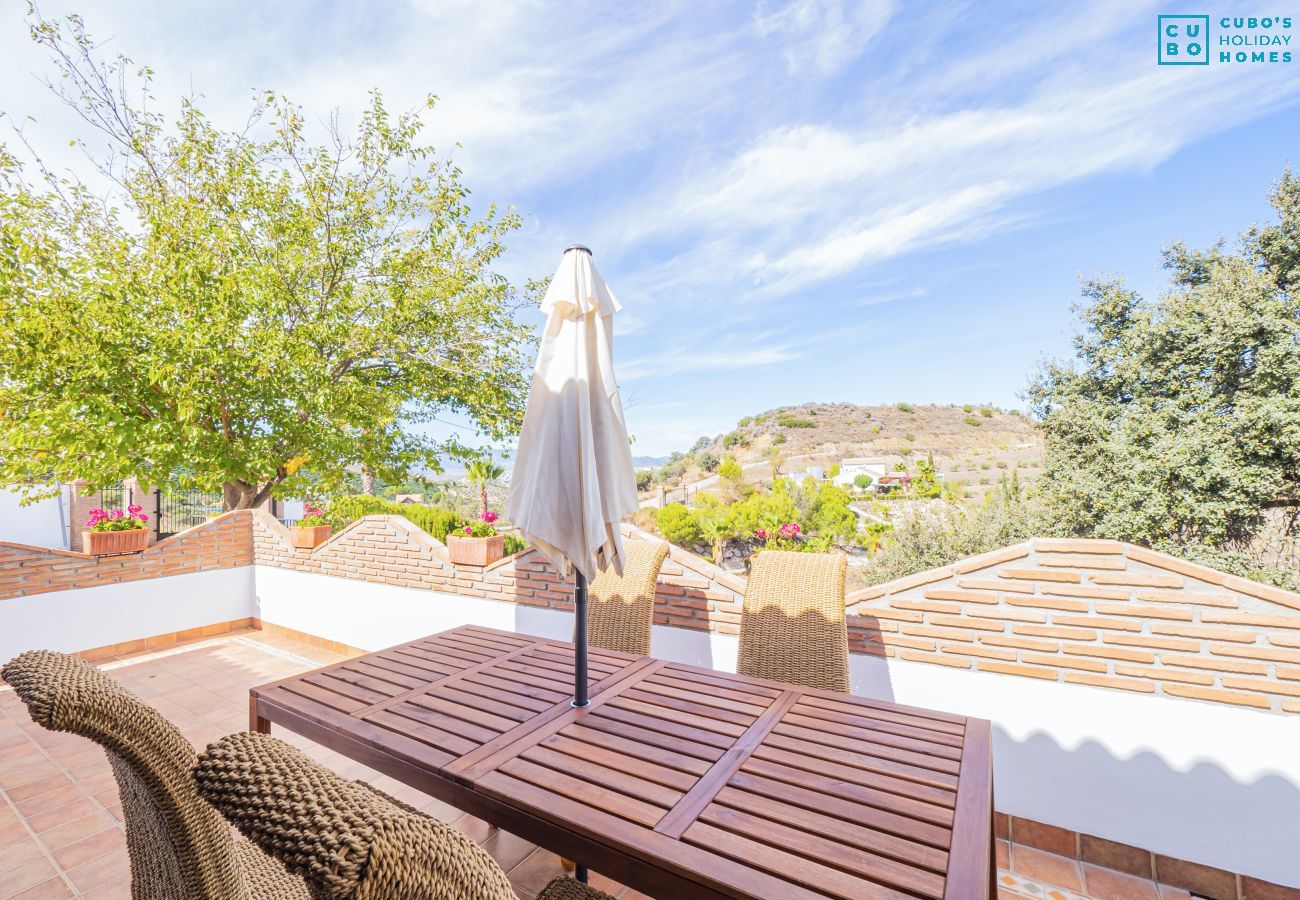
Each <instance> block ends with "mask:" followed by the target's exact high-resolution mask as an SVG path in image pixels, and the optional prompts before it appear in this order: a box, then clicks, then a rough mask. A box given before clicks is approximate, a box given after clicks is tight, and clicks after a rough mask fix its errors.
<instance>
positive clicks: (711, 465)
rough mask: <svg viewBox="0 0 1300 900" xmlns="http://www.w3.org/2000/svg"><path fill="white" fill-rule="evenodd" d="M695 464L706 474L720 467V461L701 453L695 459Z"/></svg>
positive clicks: (708, 454) (710, 454)
mask: <svg viewBox="0 0 1300 900" xmlns="http://www.w3.org/2000/svg"><path fill="white" fill-rule="evenodd" d="M695 464H696V465H697V466H699V467H700V468H701V469H703V470H704V471H706V472H714V471H717V468H718V466H719V465H721V460H719V459H718V458H717V457H716V456H714V455H713V454H712V453H701V454H700V455H699V456H697V457H695Z"/></svg>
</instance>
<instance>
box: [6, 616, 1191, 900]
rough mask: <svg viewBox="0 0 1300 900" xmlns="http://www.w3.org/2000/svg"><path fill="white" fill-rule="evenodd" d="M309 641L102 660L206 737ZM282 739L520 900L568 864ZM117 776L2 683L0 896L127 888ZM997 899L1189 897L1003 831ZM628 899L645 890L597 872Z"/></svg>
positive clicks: (288, 667) (236, 719) (92, 749)
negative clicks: (468, 844)
mask: <svg viewBox="0 0 1300 900" xmlns="http://www.w3.org/2000/svg"><path fill="white" fill-rule="evenodd" d="M339 659H340V657H339V656H338V655H337V654H335V653H331V652H329V651H327V650H323V649H321V648H319V647H315V646H312V645H309V644H306V643H300V642H295V641H291V640H287V639H285V638H282V637H275V636H271V635H268V634H266V633H264V632H260V631H245V632H238V633H234V634H230V635H223V636H222V637H220V638H215V639H212V640H206V641H201V642H199V643H196V644H191V645H189V646H184V647H179V648H176V649H173V650H167V651H162V652H158V653H148V654H143V655H137V656H134V657H127V658H123V659H116V660H109V661H103V662H101V663H100V665H102V666H104V667H105V668H106V669H109V670H110V671H111V674H112V675H113V677H115V678H117V679H118V680H120V681H121V682H122V683H123V684H125V685H126V686H127V687H129V688H130V689H131V690H133V691H135V692H136V693H137V694H138V695H139V696H140V697H142V698H143V699H144V700H145V701H147V702H148V703H150V704H151V705H153V706H154V707H156V708H157V709H158V710H159V711H161V712H162V713H163V714H164V715H165V716H167V717H168V718H169V719H171V721H173V722H174V723H175V724H176V725H177V727H179V728H180V730H181V731H182V732H183V733H184V734H185V736H186V737H187V738H189V739H190V740H191V741H192V742H193V743H194V744H195V746H196V747H200V748H201V747H203V746H205V745H206V744H207V743H209V742H210V741H213V740H216V739H217V738H220V737H222V736H223V735H225V734H229V733H230V732H232V731H240V730H243V729H244V728H246V727H247V726H248V689H249V688H250V687H252V686H253V685H256V684H262V683H264V682H268V681H274V680H277V679H281V678H287V677H289V676H291V675H294V674H296V673H298V672H302V671H306V670H308V669H313V668H316V667H318V666H321V665H325V664H327V663H331V662H335V661H337V660H339ZM274 731H275V733H276V734H277V735H278V736H279V737H281V738H284V739H285V740H288V741H290V742H292V743H294V744H295V745H297V746H299V747H301V748H303V749H304V750H305V751H306V752H307V753H308V754H310V755H311V756H312V757H313V758H315V759H316V760H318V761H320V762H321V763H323V764H324V765H327V766H329V767H331V768H333V769H334V770H335V771H337V772H338V773H339V774H340V775H343V776H344V777H347V778H363V779H365V780H367V781H370V782H372V783H373V784H374V785H375V786H376V787H379V788H381V789H382V790H384V791H387V792H388V793H390V794H392V795H393V796H395V797H397V798H398V799H400V800H404V801H405V802H407V803H409V804H411V805H413V806H415V807H417V808H419V809H421V810H423V811H424V812H426V813H428V814H429V815H431V816H435V817H437V818H439V819H441V820H443V821H445V822H449V823H452V824H454V825H456V826H457V827H458V828H460V829H461V830H462V831H464V832H465V833H466V834H468V835H470V836H471V837H473V838H474V840H476V841H478V842H480V843H482V844H483V846H484V848H485V849H487V850H488V852H489V853H491V854H492V856H493V858H495V859H496V861H497V862H498V863H500V864H501V867H502V868H503V869H505V870H506V872H507V873H508V874H509V877H510V881H511V883H512V884H513V885H514V886H515V890H516V892H517V893H518V894H519V896H520V898H522V900H532V898H533V897H534V895H535V894H536V892H537V891H538V890H540V889H541V888H542V886H543V885H545V884H546V882H547V881H549V880H550V879H551V878H552V877H554V876H555V875H557V874H559V873H560V872H561V868H560V861H559V858H558V857H557V856H556V855H555V854H553V853H551V852H549V851H547V850H543V849H540V848H538V847H535V846H534V845H532V844H529V843H527V842H526V841H523V840H520V839H519V838H517V837H515V836H514V835H511V834H508V833H506V832H503V831H498V830H494V829H492V828H490V827H489V826H488V824H487V823H486V822H484V821H482V820H481V819H476V818H474V817H473V816H468V815H464V814H462V813H461V812H460V811H459V810H456V809H454V808H453V807H451V806H448V805H447V804H445V803H443V802H442V801H440V800H436V799H434V798H432V797H429V796H428V795H426V794H422V793H420V792H419V791H416V790H413V789H412V788H409V787H406V786H405V785H402V784H400V783H398V782H397V781H394V780H393V779H391V778H388V777H387V776H384V775H381V774H379V773H378V772H375V771H374V770H372V769H369V768H367V767H365V766H362V765H360V764H358V763H355V762H353V761H351V760H349V759H347V758H345V757H343V756H340V755H339V754H337V753H334V752H333V751H330V750H327V749H325V748H324V747H321V746H319V745H317V744H313V743H312V742H310V741H306V740H304V739H302V738H300V737H298V736H296V735H292V734H290V733H288V732H286V731H284V730H283V729H279V728H277V729H274ZM121 817H122V808H121V805H120V804H119V802H118V795H117V786H116V784H115V783H114V781H113V775H112V772H111V771H110V769H109V766H108V763H107V762H106V760H105V759H104V754H103V752H102V751H101V750H100V749H99V748H98V747H97V746H95V745H94V744H92V743H91V742H90V741H88V740H85V739H83V738H79V737H76V736H74V735H68V734H53V733H51V732H48V731H45V730H44V729H42V728H40V727H38V726H36V725H35V724H33V723H32V721H31V720H30V719H29V718H28V717H27V713H26V708H25V707H24V706H23V705H22V703H21V702H20V701H19V700H18V698H17V697H16V696H15V695H14V693H13V691H12V690H10V689H8V688H4V687H0V898H5V900H8V898H23V900H36V898H66V897H84V898H90V900H109V898H129V897H130V895H131V892H130V869H129V864H128V860H127V853H126V837H125V834H124V832H123V830H122V822H121ZM998 845H999V846H998V864H999V867H1000V871H999V873H998V874H999V879H1000V883H1001V885H1002V889H1001V890H1000V891H999V900H1007V898H1014V897H1037V898H1040V900H1042V898H1050V900H1076V898H1105V900H1190V898H1191V897H1192V895H1191V894H1188V893H1187V892H1186V891H1184V890H1181V889H1178V888H1171V887H1168V886H1162V885H1157V884H1155V883H1154V882H1152V881H1148V880H1144V879H1140V878H1135V877H1133V876H1131V875H1124V874H1121V873H1118V872H1114V871H1111V870H1109V869H1103V868H1100V867H1098V866H1092V865H1088V864H1081V863H1079V862H1077V861H1075V860H1071V859H1066V858H1065V857H1061V856H1056V855H1053V854H1051V853H1045V852H1043V851H1042V850H1038V849H1035V848H1033V847H1027V846H1021V845H1019V844H1009V843H1008V842H1006V841H999V842H998ZM591 880H592V884H593V885H595V886H597V887H600V888H602V889H603V890H606V891H608V892H610V893H612V894H614V895H615V896H617V897H620V898H622V900H637V898H643V897H645V895H644V894H641V893H640V892H638V891H634V890H632V889H630V888H626V887H624V886H623V885H620V884H616V883H614V882H612V881H610V880H609V879H607V878H604V877H602V876H600V875H599V874H597V873H592V876H591Z"/></svg>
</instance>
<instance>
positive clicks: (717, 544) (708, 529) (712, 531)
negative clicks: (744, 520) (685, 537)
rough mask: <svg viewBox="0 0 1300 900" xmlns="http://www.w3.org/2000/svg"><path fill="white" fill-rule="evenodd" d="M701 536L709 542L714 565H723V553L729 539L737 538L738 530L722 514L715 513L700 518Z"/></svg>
mask: <svg viewBox="0 0 1300 900" xmlns="http://www.w3.org/2000/svg"><path fill="white" fill-rule="evenodd" d="M700 536H701V537H703V538H704V539H705V540H706V541H708V542H709V546H710V548H711V549H712V552H713V564H714V565H715V566H720V565H722V551H723V548H724V547H725V546H726V544H727V540H728V538H733V537H735V536H736V529H735V528H733V527H732V525H731V523H730V522H728V521H727V517H726V516H725V515H724V514H721V513H715V514H713V515H710V516H701V517H700Z"/></svg>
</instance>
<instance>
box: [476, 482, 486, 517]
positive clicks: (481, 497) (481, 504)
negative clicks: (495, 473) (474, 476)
mask: <svg viewBox="0 0 1300 900" xmlns="http://www.w3.org/2000/svg"><path fill="white" fill-rule="evenodd" d="M487 511H488V509H487V482H486V481H483V482H480V483H479V486H478V514H479V517H480V518H482V517H483V516H485V515H487Z"/></svg>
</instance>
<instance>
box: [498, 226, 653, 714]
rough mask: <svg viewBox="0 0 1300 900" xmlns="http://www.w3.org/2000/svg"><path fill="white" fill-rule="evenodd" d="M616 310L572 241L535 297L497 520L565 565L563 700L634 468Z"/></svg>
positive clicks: (613, 549)
mask: <svg viewBox="0 0 1300 900" xmlns="http://www.w3.org/2000/svg"><path fill="white" fill-rule="evenodd" d="M620 309H622V307H621V306H619V303H618V300H616V299H615V298H614V293H613V291H611V290H610V289H609V287H608V286H607V285H606V284H605V281H604V279H602V278H601V277H600V273H599V272H597V271H596V267H595V266H593V265H592V263H591V251H590V250H588V249H587V248H586V247H582V246H574V247H569V248H568V249H567V250H565V251H564V258H563V259H562V260H561V261H560V267H559V269H558V270H556V273H555V277H554V278H552V279H551V285H550V287H549V288H548V289H547V291H546V296H545V298H544V299H543V300H542V305H541V311H542V312H544V313H545V314H546V317H547V318H546V331H545V333H544V334H543V336H542V346H541V350H540V352H539V353H538V355H537V365H536V367H535V368H534V370H533V382H532V387H531V389H530V390H529V393H528V408H527V411H526V412H525V414H524V426H523V430H522V431H521V433H520V435H519V449H518V451H517V452H516V454H515V466H514V472H513V474H512V475H511V477H510V492H509V494H508V495H507V497H506V507H505V513H506V518H507V519H509V520H510V521H511V522H514V523H515V525H517V526H518V527H519V530H520V531H522V532H523V533H524V535H525V536H527V537H528V539H529V540H530V541H531V542H532V543H533V545H534V546H536V547H537V548H538V549H539V550H541V551H542V553H544V554H545V555H546V557H547V559H549V560H550V561H551V564H552V565H553V566H555V568H556V570H557V571H558V572H560V573H561V574H565V573H566V572H567V571H568V569H569V567H570V566H571V567H572V568H573V571H574V591H573V601H574V614H575V616H576V618H575V622H574V644H575V647H576V653H575V659H574V677H573V691H574V694H573V705H574V706H578V707H581V706H586V705H587V704H588V702H589V701H588V699H587V582H588V581H589V580H590V579H591V578H594V577H595V575H596V571H597V570H601V571H603V570H604V569H605V568H606V567H607V566H613V567H614V571H615V572H617V573H618V574H620V575H621V574H622V572H623V541H622V538H621V536H620V534H619V527H618V523H619V520H620V519H622V518H623V516H625V515H627V514H629V513H631V512H634V511H635V510H636V508H637V496H636V473H635V472H634V470H633V468H632V451H631V448H630V447H629V445H628V440H627V427H626V426H625V425H624V424H623V404H622V403H621V402H620V401H619V397H618V383H617V382H616V381H615V380H614V363H613V340H614V313H616V312H618V311H619V310H620Z"/></svg>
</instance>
